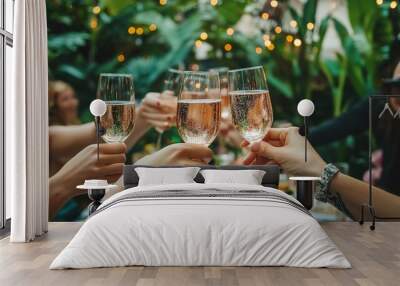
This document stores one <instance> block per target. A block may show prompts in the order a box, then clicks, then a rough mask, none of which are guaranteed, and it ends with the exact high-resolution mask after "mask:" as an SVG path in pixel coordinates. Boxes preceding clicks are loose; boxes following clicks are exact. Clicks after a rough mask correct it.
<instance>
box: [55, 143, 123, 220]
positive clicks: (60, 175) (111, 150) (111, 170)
mask: <svg viewBox="0 0 400 286" xmlns="http://www.w3.org/2000/svg"><path fill="white" fill-rule="evenodd" d="M125 152H126V146H125V144H121V143H114V144H101V145H100V148H99V153H100V157H99V160H97V146H96V145H89V146H87V147H86V148H84V149H83V150H82V151H81V152H79V153H78V154H76V155H75V156H74V157H73V158H72V159H71V160H69V161H68V162H67V163H66V164H65V165H64V166H63V167H62V168H61V169H60V170H59V171H58V172H57V173H56V174H54V175H53V176H52V177H51V178H50V180H49V217H50V218H53V217H54V215H55V214H56V213H57V211H58V210H59V209H60V208H61V207H62V206H63V205H64V204H65V203H66V202H67V201H68V200H70V199H71V198H73V197H74V196H77V195H80V194H82V193H84V191H78V190H76V186H77V185H80V184H83V183H84V181H85V180H86V179H105V180H107V181H108V182H115V181H116V180H117V179H118V178H119V177H120V176H121V175H122V169H123V165H124V162H125V159H126V158H125Z"/></svg>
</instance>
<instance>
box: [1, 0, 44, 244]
mask: <svg viewBox="0 0 400 286" xmlns="http://www.w3.org/2000/svg"><path fill="white" fill-rule="evenodd" d="M14 21H15V25H14V27H15V38H14V49H13V52H14V54H13V56H14V60H15V61H14V62H15V65H14V70H13V76H12V78H13V83H12V84H13V87H14V88H13V91H14V92H13V94H12V95H11V97H9V98H7V99H6V106H7V111H6V112H7V113H6V150H7V155H6V164H7V167H8V170H7V171H6V172H7V173H6V187H7V188H11V193H12V197H11V202H12V208H11V237H10V240H11V241H12V242H27V241H31V240H33V239H34V238H35V237H36V236H40V235H41V234H43V233H44V232H46V231H47V222H48V159H47V158H48V110H47V108H48V103H47V101H48V99H47V94H48V92H47V88H48V70H47V22H46V3H45V0H20V1H16V2H15V18H14Z"/></svg>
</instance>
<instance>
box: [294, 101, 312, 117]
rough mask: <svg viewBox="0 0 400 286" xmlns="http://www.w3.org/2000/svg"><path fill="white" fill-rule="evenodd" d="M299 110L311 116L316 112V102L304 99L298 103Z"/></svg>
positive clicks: (302, 114)
mask: <svg viewBox="0 0 400 286" xmlns="http://www.w3.org/2000/svg"><path fill="white" fill-rule="evenodd" d="M297 112H298V113H299V114H300V115H301V116H311V115H312V114H313V113H314V103H313V102H312V101H311V100H309V99H303V100H302V101H300V102H299V104H298V105H297Z"/></svg>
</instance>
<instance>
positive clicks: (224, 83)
mask: <svg viewBox="0 0 400 286" xmlns="http://www.w3.org/2000/svg"><path fill="white" fill-rule="evenodd" d="M210 71H213V72H217V73H218V76H219V86H220V89H221V118H222V119H226V120H228V119H229V118H230V116H231V103H230V99H229V94H228V88H229V86H228V71H229V69H228V68H227V67H220V68H214V69H211V70H210Z"/></svg>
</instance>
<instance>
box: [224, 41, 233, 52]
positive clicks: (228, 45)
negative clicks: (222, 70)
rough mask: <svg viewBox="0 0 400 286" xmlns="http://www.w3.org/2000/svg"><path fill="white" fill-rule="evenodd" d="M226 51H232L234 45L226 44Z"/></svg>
mask: <svg viewBox="0 0 400 286" xmlns="http://www.w3.org/2000/svg"><path fill="white" fill-rule="evenodd" d="M224 49H225V51H227V52H230V51H231V50H232V45H231V44H229V43H228V44H225V46H224Z"/></svg>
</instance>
